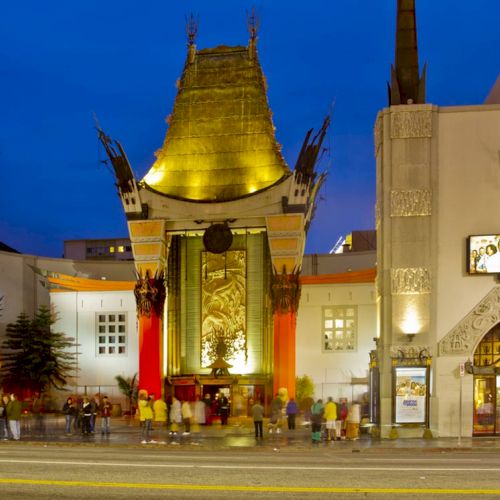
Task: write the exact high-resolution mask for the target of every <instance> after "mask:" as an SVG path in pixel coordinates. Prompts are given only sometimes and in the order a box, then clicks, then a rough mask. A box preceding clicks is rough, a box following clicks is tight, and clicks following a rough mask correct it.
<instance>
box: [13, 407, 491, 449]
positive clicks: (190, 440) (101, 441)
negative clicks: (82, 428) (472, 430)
mask: <svg viewBox="0 0 500 500" xmlns="http://www.w3.org/2000/svg"><path fill="white" fill-rule="evenodd" d="M43 424H44V430H43V432H41V430H40V429H36V428H35V426H36V422H35V421H34V420H32V419H30V418H29V417H27V418H24V419H23V421H22V425H21V443H22V442H30V443H34V442H37V443H54V444H67V445H81V444H83V445H93V446H141V447H144V448H146V447H147V448H149V447H162V448H167V447H168V448H170V449H173V448H176V449H183V450H190V451H192V450H200V451H207V450H210V451H217V450H231V449H245V450H249V451H250V450H255V451H258V450H267V451H269V450H274V451H277V450H279V451H288V452H294V451H295V452H300V451H305V450H313V449H319V448H321V449H323V450H325V449H328V450H329V451H330V450H331V451H332V452H339V453H341V452H343V453H361V452H362V453H369V452H370V451H378V452H380V451H383V450H387V451H388V452H390V451H391V450H398V451H400V452H401V451H408V452H416V451H427V452H444V451H464V452H486V453H488V452H490V453H491V452H500V438H495V437H482V438H470V437H467V438H462V439H461V440H460V441H459V440H458V439H457V438H433V439H423V438H412V439H408V438H407V439H401V438H400V439H394V440H392V439H372V438H371V436H370V435H368V434H361V436H360V439H358V440H355V441H334V442H327V441H325V442H322V443H320V444H313V443H312V442H311V431H310V429H309V428H308V427H304V426H300V425H299V426H298V428H297V429H295V430H291V431H289V430H288V429H286V428H283V429H282V431H281V433H279V434H276V433H269V431H268V430H267V426H264V429H265V431H264V438H262V439H259V440H256V439H255V437H254V429H253V423H252V421H251V419H250V418H247V417H242V418H239V419H238V418H231V419H230V420H229V424H228V425H227V426H221V425H220V424H215V425H210V426H199V428H198V429H195V430H196V431H198V432H191V434H190V435H188V436H184V435H182V429H181V432H180V433H178V434H177V435H176V436H170V435H169V433H168V431H167V430H166V429H158V428H156V429H154V430H153V432H152V434H151V439H152V440H154V441H155V442H152V443H148V444H141V440H142V436H141V428H140V426H139V422H138V421H137V419H132V420H130V419H127V418H126V417H117V418H113V419H112V422H111V434H110V435H107V436H104V435H101V428H100V419H98V420H97V423H96V432H95V434H94V435H92V436H82V435H80V434H79V433H76V434H72V435H66V434H65V431H64V417H54V416H46V417H45V418H44V421H43ZM9 442H11V441H9Z"/></svg>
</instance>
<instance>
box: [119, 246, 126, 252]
mask: <svg viewBox="0 0 500 500" xmlns="http://www.w3.org/2000/svg"><path fill="white" fill-rule="evenodd" d="M124 251H125V247H124V246H123V245H118V252H119V253H123V252H124Z"/></svg>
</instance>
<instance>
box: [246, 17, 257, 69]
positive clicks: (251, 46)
mask: <svg viewBox="0 0 500 500" xmlns="http://www.w3.org/2000/svg"><path fill="white" fill-rule="evenodd" d="M259 25H260V19H259V18H258V17H257V15H256V14H255V7H252V13H251V14H249V13H248V11H247V28H248V33H250V41H249V42H248V53H249V55H250V59H255V56H256V53H257V31H259Z"/></svg>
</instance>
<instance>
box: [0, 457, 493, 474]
mask: <svg viewBox="0 0 500 500" xmlns="http://www.w3.org/2000/svg"><path fill="white" fill-rule="evenodd" d="M0 463H12V464H39V465H72V466H74V465H80V466H86V467H130V468H132V467H134V468H146V467H150V468H163V469H218V470H220V469H226V470H231V469H232V470H270V469H271V470H301V471H315V470H317V471H355V470H359V471H386V470H391V471H393V472H398V471H402V472H407V471H431V472H432V471H436V472H443V471H450V472H464V471H471V472H500V468H498V467H397V468H394V466H387V467H382V466H379V467H363V466H356V467H354V466H353V467H335V466H332V467H307V466H286V465H283V466H279V465H221V464H218V465H193V464H154V463H133V462H130V463H123V462H82V461H66V460H64V461H63V460H15V459H0Z"/></svg>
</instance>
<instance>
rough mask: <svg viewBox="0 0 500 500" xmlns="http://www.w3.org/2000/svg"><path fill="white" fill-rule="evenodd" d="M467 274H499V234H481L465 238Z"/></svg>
mask: <svg viewBox="0 0 500 500" xmlns="http://www.w3.org/2000/svg"><path fill="white" fill-rule="evenodd" d="M467 272H468V273H469V274H500V234H483V235H479V236H469V237H468V238H467Z"/></svg>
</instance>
